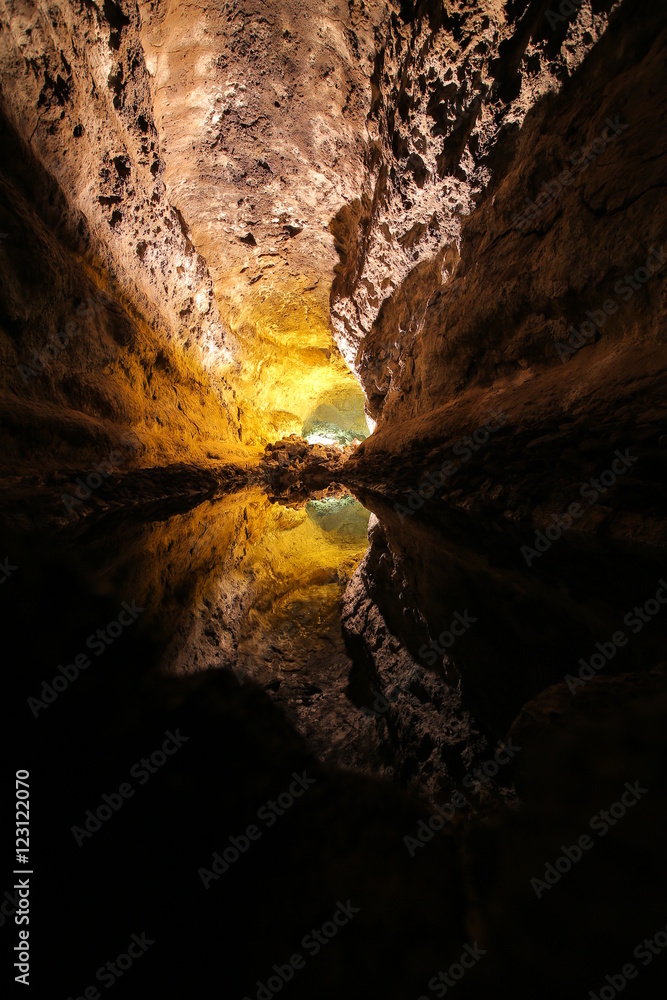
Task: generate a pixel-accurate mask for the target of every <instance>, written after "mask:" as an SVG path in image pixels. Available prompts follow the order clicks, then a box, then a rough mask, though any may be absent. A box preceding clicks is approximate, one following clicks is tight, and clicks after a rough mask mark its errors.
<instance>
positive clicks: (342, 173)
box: [141, 0, 387, 440]
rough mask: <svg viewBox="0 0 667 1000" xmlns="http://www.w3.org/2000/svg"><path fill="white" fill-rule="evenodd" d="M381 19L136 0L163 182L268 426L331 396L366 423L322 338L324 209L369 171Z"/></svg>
mask: <svg viewBox="0 0 667 1000" xmlns="http://www.w3.org/2000/svg"><path fill="white" fill-rule="evenodd" d="M386 18H387V11H386V5H385V4H382V3H379V2H377V0H373V2H371V3H359V2H358V0H357V2H352V3H350V4H348V3H347V2H345V0H333V2H331V3H327V4H324V5H323V4H320V3H316V2H313V0H306V2H305V3H300V2H288V3H280V4H275V5H271V6H270V7H269V8H264V7H262V6H255V5H253V4H249V3H246V2H239V0H235V2H231V3H227V4H208V5H205V6H204V8H202V7H201V5H198V6H195V5H193V4H190V3H187V2H184V3H179V4H171V5H168V6H167V5H160V6H156V5H152V4H142V19H143V25H142V35H141V37H142V43H143V46H144V50H145V52H146V61H147V66H148V69H149V72H150V74H151V85H152V90H153V93H154V114H155V122H156V126H157V129H158V132H159V136H160V142H161V147H162V149H163V152H164V157H165V163H166V175H165V176H166V182H167V186H168V189H169V191H170V195H171V197H172V198H173V200H174V202H175V204H177V205H178V206H179V207H180V209H181V211H182V213H183V215H184V216H185V217H186V218H187V219H188V221H189V222H190V224H191V226H192V234H193V240H194V243H195V245H196V246H197V248H198V250H199V251H200V252H201V253H202V254H203V256H204V257H205V259H206V261H207V263H208V266H209V269H210V272H211V275H212V278H213V282H214V287H215V291H216V295H217V297H218V300H219V301H220V304H221V309H222V311H223V314H224V315H225V317H226V319H227V321H228V323H229V325H230V327H231V329H232V330H233V331H234V334H235V335H236V337H237V339H238V341H239V342H240V344H241V349H242V357H243V362H244V363H243V367H242V371H241V374H240V378H241V384H242V387H243V390H242V391H243V395H244V396H245V397H251V398H252V399H253V400H254V402H255V404H256V406H257V408H258V409H259V411H260V412H261V413H262V414H263V415H264V420H265V426H263V427H262V428H261V429H262V430H263V431H264V433H265V434H266V435H267V436H268V437H269V438H270V439H271V440H275V439H276V438H279V437H282V436H283V435H286V434H290V433H300V432H301V429H302V426H303V424H304V422H305V421H307V420H308V419H309V418H312V417H313V414H314V412H315V411H316V410H317V408H318V407H319V406H322V405H324V404H327V405H330V406H334V407H336V408H337V410H338V411H339V416H338V423H339V424H340V425H341V426H342V427H344V428H345V429H347V428H351V429H352V430H354V431H355V432H357V433H360V434H366V433H367V432H368V429H367V426H366V423H365V420H364V417H363V395H362V393H361V392H360V391H359V387H358V385H357V383H356V382H355V380H354V378H353V377H352V376H351V374H350V372H349V369H348V368H347V366H346V365H345V362H344V361H343V359H342V358H341V356H340V354H339V352H338V350H337V348H336V346H335V344H334V342H333V341H332V337H331V324H330V319H329V290H330V286H331V280H332V278H333V270H334V265H335V264H336V261H337V256H336V252H335V248H334V239H333V236H332V234H331V233H330V231H329V222H330V220H331V218H332V217H333V216H334V215H335V214H336V212H337V211H338V210H339V209H340V208H341V206H342V205H344V204H345V203H346V202H347V201H350V200H352V199H353V198H354V197H355V196H356V194H357V192H358V190H359V189H360V188H361V186H362V185H363V182H364V152H365V141H366V136H365V128H364V125H365V119H366V115H367V113H368V109H369V82H368V78H369V75H370V70H371V68H372V65H373V59H374V54H375V45H374V29H375V28H376V26H378V25H379V24H380V23H381V22H383V21H385V20H386ZM247 430H248V433H250V432H251V428H250V427H248V428H247Z"/></svg>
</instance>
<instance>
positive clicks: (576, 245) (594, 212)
mask: <svg viewBox="0 0 667 1000" xmlns="http://www.w3.org/2000/svg"><path fill="white" fill-rule="evenodd" d="M640 14H641V16H639V15H638V12H637V5H632V6H630V5H627V4H624V5H622V6H621V8H620V9H619V10H618V11H616V12H615V13H614V14H612V17H611V20H610V25H609V28H608V30H607V31H606V33H605V34H604V36H603V37H602V38H601V40H600V41H599V42H598V43H597V44H596V45H595V47H594V48H593V50H592V51H591V52H590V53H589V55H588V56H587V58H586V59H585V61H584V62H583V63H582V65H581V66H580V67H579V69H577V70H576V71H575V72H574V73H573V74H572V75H571V76H570V77H569V78H568V79H567V80H566V81H565V82H564V84H563V86H562V88H561V90H560V92H559V93H557V94H551V93H549V94H545V95H544V96H543V97H542V98H541V99H540V100H539V101H538V102H537V104H536V105H535V106H534V108H533V109H532V110H531V111H530V112H529V113H528V115H527V116H526V118H525V119H524V122H523V125H522V128H521V130H520V132H518V134H517V135H516V136H515V137H514V139H513V140H512V141H511V142H508V141H505V142H502V141H499V143H498V144H497V146H496V149H495V156H496V160H497V166H496V169H495V172H494V173H493V175H492V177H491V179H490V181H489V184H488V187H487V188H486V189H485V191H484V193H483V197H481V200H480V202H479V205H478V207H477V208H476V209H475V210H474V211H473V212H472V214H470V215H469V216H468V217H467V218H466V219H465V220H464V221H463V223H462V229H461V238H460V246H459V247H457V246H456V245H455V244H451V243H448V244H447V245H443V246H442V247H441V248H440V250H439V251H438V253H437V254H436V255H435V256H434V257H432V258H431V259H429V260H424V261H423V262H420V263H419V264H418V265H417V266H416V267H415V269H414V270H413V271H412V272H411V273H410V275H409V276H408V277H407V278H406V279H405V280H404V282H403V284H402V285H401V286H400V288H398V289H397V290H396V291H395V292H394V293H393V295H392V296H391V297H390V298H389V299H387V300H386V301H385V302H384V303H383V305H382V308H381V309H380V311H379V313H378V315H377V318H376V319H375V321H374V323H373V325H372V326H371V328H370V330H369V332H368V335H367V336H366V338H365V339H364V340H363V341H361V343H360V347H359V352H358V355H357V364H358V367H359V371H360V373H361V376H362V379H363V380H364V381H365V384H366V386H367V395H368V400H369V406H370V407H371V408H372V409H373V416H374V417H375V418H376V419H378V420H379V421H380V422H379V426H378V429H377V431H376V433H375V434H374V435H373V437H372V438H371V439H369V440H368V441H367V442H366V443H365V444H364V445H362V447H361V448H360V449H359V451H358V452H357V453H356V454H355V456H354V460H353V462H355V463H357V471H358V473H359V475H362V476H364V475H367V474H369V473H370V470H371V469H377V468H378V467H381V468H383V470H384V471H383V473H382V475H381V476H379V477H378V482H379V481H381V482H382V488H383V489H384V490H385V491H388V492H389V491H391V492H393V493H394V494H395V495H396V494H399V495H400V499H401V502H405V497H406V495H407V493H408V491H409V489H410V488H413V489H418V488H419V487H420V485H421V481H422V478H423V476H424V474H425V473H427V472H431V471H433V470H434V469H435V468H436V467H437V468H438V469H440V468H441V461H442V460H443V459H447V458H452V457H454V458H455V460H456V462H457V464H458V466H459V468H458V471H457V474H456V475H454V476H452V477H448V476H445V477H444V479H443V482H442V483H441V484H440V485H441V486H442V489H441V490H439V487H436V494H437V496H436V500H438V499H440V498H445V499H447V501H448V502H451V503H453V504H454V505H457V506H463V507H465V508H466V509H473V508H475V507H478V508H479V509H485V510H486V512H487V513H491V514H492V515H493V516H497V517H500V518H510V519H513V520H517V519H518V520H532V521H533V522H534V523H537V524H541V525H543V526H544V525H545V524H548V523H551V519H552V517H553V516H558V515H559V514H560V513H561V511H563V510H566V509H567V507H568V505H569V503H570V502H572V501H575V500H577V499H578V494H579V490H580V487H581V485H582V483H584V482H585V481H586V479H587V478H588V477H591V476H597V475H600V474H602V473H603V472H605V473H606V470H607V469H608V468H609V466H610V463H612V461H613V460H614V459H615V451H616V449H621V450H623V449H628V448H631V449H634V450H633V451H632V455H633V456H634V457H635V459H636V468H635V471H634V473H633V474H632V475H631V476H628V477H627V479H626V480H625V481H624V485H623V486H619V487H617V488H616V489H615V490H614V491H610V492H609V493H608V494H607V495H605V496H604V497H603V496H602V494H601V493H600V494H598V503H596V504H595V509H594V510H591V509H589V507H586V511H585V515H586V516H585V517H584V518H582V520H581V522H580V524H579V526H580V527H582V528H583V529H584V530H598V529H599V528H600V526H601V525H603V524H604V525H606V526H608V527H609V529H610V530H611V531H612V532H616V533H617V534H618V535H619V536H623V537H626V538H633V539H635V540H637V541H643V542H644V543H646V544H655V543H656V542H657V541H658V539H661V543H664V538H665V533H664V523H663V522H662V520H661V517H660V515H659V513H658V512H659V510H660V508H661V505H662V504H663V503H664V494H663V488H662V486H661V485H660V484H661V482H662V481H663V478H664V471H665V470H664V466H665V453H664V436H663V433H662V430H661V428H662V426H663V424H664V417H665V408H664V398H665V397H664V386H665V362H666V361H667V352H666V347H665V340H664V330H665V307H666V301H665V287H666V286H665V274H667V271H666V270H665V267H664V263H665V252H666V251H667V246H666V241H665V233H666V231H667V226H666V225H665V221H666V220H665V200H664V183H665V144H664V129H663V128H662V125H661V123H662V122H663V121H664V114H665V103H664V101H665V98H664V94H665V86H664V66H665V60H664V53H665V44H666V34H665V28H664V25H663V19H662V16H661V14H660V12H658V11H657V10H656V9H655V8H653V7H651V6H650V5H648V4H647V5H643V4H642V5H641V10H640ZM334 308H335V307H334ZM492 409H495V410H501V411H502V412H503V413H504V415H505V416H504V424H503V427H502V430H500V431H499V433H493V434H490V435H489V434H487V435H485V434H484V431H483V429H482V428H483V425H485V423H486V422H487V421H488V420H489V416H490V411H491V410H492ZM475 433H478V434H480V433H481V438H484V445H483V447H480V444H479V443H475V444H474V445H473V448H472V450H470V449H468V451H467V454H466V446H465V445H462V444H461V441H462V439H464V438H465V437H466V436H471V435H473V434H475ZM481 438H480V439H479V440H481ZM475 440H476V441H478V439H475ZM452 449H454V450H455V451H457V452H458V456H459V458H458V459H456V455H454V456H452ZM408 456H409V457H408ZM461 457H463V461H461ZM467 459H470V461H467ZM350 472H351V474H353V471H352V468H351V469H350ZM438 490H439V492H438Z"/></svg>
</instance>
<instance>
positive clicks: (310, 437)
mask: <svg viewBox="0 0 667 1000" xmlns="http://www.w3.org/2000/svg"><path fill="white" fill-rule="evenodd" d="M306 441H307V442H308V444H338V441H336V438H332V437H326V436H325V435H324V434H307V435H306Z"/></svg>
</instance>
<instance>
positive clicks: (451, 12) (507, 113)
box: [332, 0, 618, 419]
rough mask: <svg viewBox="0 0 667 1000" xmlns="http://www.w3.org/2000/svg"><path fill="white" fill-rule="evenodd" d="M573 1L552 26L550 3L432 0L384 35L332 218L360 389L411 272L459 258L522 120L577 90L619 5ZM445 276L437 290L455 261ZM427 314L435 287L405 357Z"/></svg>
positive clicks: (348, 351) (338, 284)
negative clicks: (357, 159) (361, 156)
mask: <svg viewBox="0 0 667 1000" xmlns="http://www.w3.org/2000/svg"><path fill="white" fill-rule="evenodd" d="M569 6H570V8H571V10H570V12H569V14H568V15H566V16H561V15H559V14H557V20H556V22H554V21H553V20H551V19H550V18H549V16H548V11H549V10H550V4H549V3H548V2H546V0H545V2H538V3H521V2H518V3H514V2H512V3H500V2H490V3H468V2H464V0H455V2H452V3H447V4H443V3H441V2H440V0H423V2H421V3H403V4H401V10H400V14H399V13H398V12H394V13H392V15H391V18H390V20H389V24H388V26H387V29H386V32H385V34H384V35H382V34H381V33H380V32H378V45H377V51H376V57H375V64H374V67H373V73H372V76H371V88H372V91H371V109H370V114H369V116H368V121H367V126H368V133H369V144H368V153H367V170H366V176H365V178H364V186H363V189H362V190H361V192H360V193H359V197H358V198H357V200H356V201H354V202H351V203H350V204H349V205H347V206H345V207H344V208H343V209H342V210H341V211H340V212H339V213H338V215H337V216H336V218H335V219H334V221H333V223H332V230H333V233H334V235H335V236H336V239H337V243H338V247H339V252H340V253H341V256H342V261H341V266H340V267H339V268H338V269H337V270H338V274H337V277H336V280H335V282H334V285H333V288H332V319H333V324H334V331H335V335H336V338H337V341H338V343H339V345H340V346H341V350H342V351H343V354H344V355H345V357H346V358H347V360H348V362H349V363H350V364H351V365H353V366H354V367H355V370H357V371H358V372H359V373H360V375H361V378H362V381H363V382H364V384H366V383H367V382H368V381H370V380H369V379H368V377H367V375H366V365H365V361H366V353H367V354H368V355H373V353H374V352H373V350H372V348H369V349H368V351H367V352H365V350H364V345H363V340H364V338H365V337H367V336H368V335H369V334H370V333H371V330H372V328H373V324H374V322H375V320H376V317H377V315H378V312H379V310H380V308H381V306H382V304H383V302H385V301H386V300H387V299H388V298H389V297H390V296H391V294H392V293H393V292H395V291H396V290H397V289H399V288H400V286H401V284H402V282H403V279H404V278H406V277H407V275H408V274H409V273H410V272H412V271H413V270H414V268H415V265H417V264H419V263H421V262H423V261H429V260H431V259H432V258H434V257H435V256H436V254H438V253H441V252H447V251H450V252H451V253H454V254H455V253H456V250H457V249H458V247H459V244H460V239H461V229H462V225H463V222H464V219H465V218H466V217H467V216H468V215H470V213H471V212H472V211H473V210H474V209H475V207H476V204H477V202H478V201H479V200H480V198H481V197H482V196H483V194H484V193H485V191H486V190H487V189H488V187H489V184H490V183H492V181H493V179H494V177H495V175H496V174H497V172H498V171H499V170H502V168H503V161H504V157H506V153H505V152H504V150H505V149H506V148H507V147H508V146H509V147H511V145H512V143H513V141H514V139H515V138H516V135H517V133H518V131H519V130H520V128H521V126H522V124H523V121H524V119H525V117H526V114H527V113H528V111H529V110H530V109H531V108H532V107H533V105H534V104H535V103H536V102H537V101H538V100H539V99H540V98H542V97H543V95H545V94H548V93H551V92H554V91H558V90H560V89H561V87H562V86H563V85H564V84H565V83H566V82H567V80H568V79H569V78H570V77H571V75H572V74H573V73H574V72H575V70H576V68H577V67H578V66H579V65H580V63H581V62H582V60H583V59H584V58H585V56H586V55H587V53H588V52H589V51H590V49H591V48H592V47H593V45H594V44H595V42H596V41H597V39H598V38H599V37H600V35H601V34H602V32H603V31H604V29H605V27H606V24H607V19H608V14H609V12H610V10H613V9H614V8H615V7H617V6H618V4H617V3H614V2H612V0H603V2H593V3H590V2H583V3H577V4H576V5H575V4H570V5H569ZM438 270H439V274H438V278H439V281H438V282H437V284H436V287H437V285H439V284H440V283H441V282H443V281H445V280H446V277H447V264H446V262H445V261H443V260H440V261H439V262H438ZM427 306H428V292H427V293H426V295H424V296H423V301H422V302H421V304H420V308H419V309H418V310H417V311H416V314H415V312H413V313H412V314H411V315H410V316H408V317H402V320H403V322H399V323H398V324H394V327H393V333H394V338H393V339H394V340H395V341H396V344H395V347H396V348H398V350H399V352H405V353H406V354H407V353H409V352H410V349H411V347H412V345H413V343H414V341H415V339H417V340H418V339H419V337H420V333H421V327H422V324H423V316H422V313H423V312H424V311H425V310H426V308H427ZM383 346H385V345H383ZM390 357H391V352H390ZM373 360H376V359H375V358H374V359H373ZM391 360H392V361H394V362H395V361H396V360H397V359H396V358H391ZM371 416H372V417H373V418H374V419H377V415H376V413H375V412H373V409H372V408H371Z"/></svg>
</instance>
